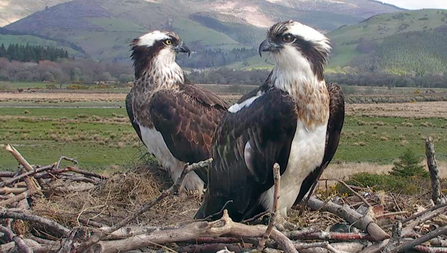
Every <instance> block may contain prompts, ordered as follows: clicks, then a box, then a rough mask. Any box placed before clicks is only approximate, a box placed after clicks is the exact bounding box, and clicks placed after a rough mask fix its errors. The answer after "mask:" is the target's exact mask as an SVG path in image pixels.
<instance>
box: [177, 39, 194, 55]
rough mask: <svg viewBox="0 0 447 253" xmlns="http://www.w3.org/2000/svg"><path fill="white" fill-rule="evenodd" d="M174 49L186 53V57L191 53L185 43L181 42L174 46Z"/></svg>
mask: <svg viewBox="0 0 447 253" xmlns="http://www.w3.org/2000/svg"><path fill="white" fill-rule="evenodd" d="M174 51H175V52H177V53H188V57H189V55H190V54H191V50H189V48H188V47H187V46H186V45H185V44H183V42H181V43H180V44H178V45H177V46H175V47H174Z"/></svg>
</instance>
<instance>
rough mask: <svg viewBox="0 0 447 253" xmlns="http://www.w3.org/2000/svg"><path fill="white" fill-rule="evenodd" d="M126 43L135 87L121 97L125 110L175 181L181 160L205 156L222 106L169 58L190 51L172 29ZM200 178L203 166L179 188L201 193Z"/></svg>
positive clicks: (183, 163) (223, 105)
mask: <svg viewBox="0 0 447 253" xmlns="http://www.w3.org/2000/svg"><path fill="white" fill-rule="evenodd" d="M131 46H132V55H131V57H132V59H133V60H134V64H133V65H134V68H135V85H134V87H133V88H132V89H131V91H130V93H129V94H128V95H127V97H126V109H127V113H128V115H129V118H130V121H131V122H132V125H133V127H134V129H135V131H136V132H137V134H138V136H139V137H140V139H141V140H142V141H143V143H144V144H145V145H146V147H147V149H148V151H149V153H151V154H153V155H155V157H156V158H157V160H158V161H159V162H160V163H161V165H162V167H164V168H165V169H166V170H168V172H169V173H170V175H171V178H172V179H173V180H174V181H175V180H176V179H177V178H178V177H179V176H180V175H181V173H182V171H183V168H184V166H185V164H186V163H194V162H199V161H202V160H206V159H208V158H209V157H210V147H211V139H212V134H213V133H214V130H215V128H216V126H217V124H218V123H219V120H220V118H221V117H222V115H223V113H224V112H226V109H227V104H226V103H225V102H224V101H222V100H221V99H220V98H218V97H217V96H216V95H215V94H214V93H212V92H210V91H208V90H206V89H203V88H200V87H198V86H195V85H193V84H191V83H190V82H189V81H188V80H187V79H186V78H185V77H184V76H183V71H182V69H181V68H180V66H179V65H178V64H177V63H176V62H175V57H176V55H177V53H188V55H189V53H190V50H189V49H188V48H187V47H186V46H185V45H184V44H183V42H182V40H181V39H180V37H179V36H178V35H177V34H175V33H174V32H170V31H153V32H150V33H147V34H145V35H143V36H141V37H139V38H137V39H134V40H133V42H132V44H131ZM199 177H200V178H199ZM204 181H206V171H205V170H202V171H198V172H197V173H196V172H192V173H190V174H188V175H187V176H186V178H185V179H184V181H183V186H184V187H185V188H186V190H189V191H198V192H199V193H201V192H202V191H203V188H204Z"/></svg>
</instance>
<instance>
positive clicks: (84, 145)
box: [0, 108, 144, 170]
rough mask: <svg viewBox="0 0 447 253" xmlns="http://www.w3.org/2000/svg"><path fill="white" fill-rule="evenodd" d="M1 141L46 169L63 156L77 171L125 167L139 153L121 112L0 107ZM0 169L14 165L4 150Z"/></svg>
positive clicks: (0, 153) (110, 109)
mask: <svg viewBox="0 0 447 253" xmlns="http://www.w3.org/2000/svg"><path fill="white" fill-rule="evenodd" d="M0 142H1V143H10V144H12V145H13V146H15V147H16V148H17V149H18V150H19V151H20V152H21V153H22V154H23V156H24V157H26V158H27V159H28V160H29V162H30V163H32V164H40V165H47V164H51V163H53V162H55V161H57V160H58V157H60V156H61V155H65V156H68V157H74V158H77V159H78V161H79V166H82V167H84V168H88V169H102V168H108V167H110V166H113V165H117V166H126V165H130V164H131V163H132V162H133V161H136V160H137V159H138V158H139V157H140V156H141V155H143V154H144V152H142V151H141V148H142V145H141V144H140V141H139V139H138V136H137V135H136V134H135V132H134V130H133V128H132V127H131V125H130V124H129V119H128V117H127V115H126V112H125V109H120V108H107V109H102V108H27V109H24V108H2V114H1V116H0ZM0 161H1V162H0V170H5V169H6V170H10V169H14V168H15V167H16V166H17V162H16V161H15V159H14V158H13V157H12V156H11V155H10V154H9V153H7V152H6V151H5V150H4V149H2V150H1V152H0Z"/></svg>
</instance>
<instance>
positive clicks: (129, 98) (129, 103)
mask: <svg viewBox="0 0 447 253" xmlns="http://www.w3.org/2000/svg"><path fill="white" fill-rule="evenodd" d="M125 103H126V111H127V116H129V120H130V122H131V123H132V126H133V129H135V132H137V134H138V137H139V138H140V140H141V142H142V143H143V144H144V141H143V139H142V137H141V130H140V126H139V125H138V124H137V123H135V118H134V114H133V109H132V92H130V93H129V94H127V96H126V101H125Z"/></svg>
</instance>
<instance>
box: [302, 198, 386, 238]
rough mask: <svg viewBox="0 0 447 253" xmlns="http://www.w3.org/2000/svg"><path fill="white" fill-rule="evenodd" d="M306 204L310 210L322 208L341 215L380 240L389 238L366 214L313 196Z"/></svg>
mask: <svg viewBox="0 0 447 253" xmlns="http://www.w3.org/2000/svg"><path fill="white" fill-rule="evenodd" d="M307 204H308V206H309V207H310V208H311V209H312V210H323V211H328V212H330V213H333V214H336V215H338V216H339V217H342V218H343V219H345V220H346V221H347V222H349V223H351V224H352V225H353V226H355V227H357V228H359V229H362V230H364V231H367V232H368V233H369V234H370V235H371V236H372V237H373V238H374V239H376V240H378V241H382V240H384V239H387V238H389V235H388V234H387V233H385V231H383V230H382V229H381V228H380V227H379V226H378V225H377V224H376V223H375V222H374V221H373V219H372V218H371V217H369V216H368V215H365V216H363V215H361V214H359V213H357V212H356V211H355V210H353V209H351V208H349V207H348V206H340V205H337V204H335V203H333V202H332V201H328V202H326V203H325V202H323V201H321V200H319V199H317V198H315V197H311V198H309V202H308V203H307Z"/></svg>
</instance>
